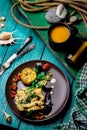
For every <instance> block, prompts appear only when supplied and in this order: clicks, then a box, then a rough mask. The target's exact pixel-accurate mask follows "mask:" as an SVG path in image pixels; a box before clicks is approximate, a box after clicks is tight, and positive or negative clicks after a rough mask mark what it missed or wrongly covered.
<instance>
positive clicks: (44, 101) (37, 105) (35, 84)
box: [10, 63, 53, 120]
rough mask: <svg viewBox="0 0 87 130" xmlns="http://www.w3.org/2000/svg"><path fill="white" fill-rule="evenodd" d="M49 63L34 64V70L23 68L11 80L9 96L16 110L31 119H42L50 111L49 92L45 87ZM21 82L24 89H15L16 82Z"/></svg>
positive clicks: (49, 78) (49, 89) (48, 79)
mask: <svg viewBox="0 0 87 130" xmlns="http://www.w3.org/2000/svg"><path fill="white" fill-rule="evenodd" d="M50 68H51V66H50V64H49V63H44V64H42V63H36V64H35V67H34V68H30V67H25V68H24V69H22V71H21V72H20V73H18V74H17V76H14V77H13V79H12V85H11V86H10V95H11V98H13V99H14V101H15V104H16V105H17V108H18V110H19V111H20V112H21V113H22V114H24V116H25V115H26V116H27V117H28V118H31V119H36V120H39V119H43V118H44V115H45V114H48V113H49V112H50V111H51V109H52V101H51V94H50V92H51V90H52V89H53V88H52V87H46V86H47V83H48V81H50V80H51V76H52V73H51V72H50V71H49V70H50ZM18 81H22V83H23V84H24V87H23V88H21V89H18V88H17V82H18Z"/></svg>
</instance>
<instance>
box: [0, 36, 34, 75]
mask: <svg viewBox="0 0 87 130" xmlns="http://www.w3.org/2000/svg"><path fill="white" fill-rule="evenodd" d="M30 41H31V38H30V37H29V38H27V39H26V41H25V42H24V44H23V45H22V46H21V47H20V49H19V50H18V51H17V52H16V53H14V54H13V55H12V56H11V57H10V58H9V59H8V60H7V61H6V62H5V63H4V64H3V65H2V66H1V68H0V75H2V74H3V72H4V71H5V70H6V69H7V68H9V67H10V65H11V63H12V62H13V61H14V60H15V59H16V58H17V57H19V56H22V55H24V54H25V53H27V52H29V51H31V50H33V49H34V47H35V45H34V44H31V45H30V46H29V47H28V48H27V49H26V50H24V51H23V52H21V51H22V49H23V48H24V46H25V45H26V44H27V43H28V42H30Z"/></svg>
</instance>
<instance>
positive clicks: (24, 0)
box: [11, 0, 87, 29]
mask: <svg viewBox="0 0 87 130" xmlns="http://www.w3.org/2000/svg"><path fill="white" fill-rule="evenodd" d="M60 3H63V4H67V5H68V6H69V7H71V8H73V9H74V10H76V11H77V12H78V13H79V14H80V16H81V17H82V19H83V21H84V24H85V26H86V27H87V1H86V0H34V1H33V2H32V1H29V0H18V1H17V2H16V3H14V4H13V6H12V8H11V13H12V16H13V18H14V19H15V20H16V22H18V23H19V24H21V25H23V26H25V27H28V28H32V29H48V28H49V26H34V25H28V24H24V23H22V22H21V21H20V20H19V19H18V18H17V17H16V16H15V13H14V9H15V7H17V6H20V7H21V8H22V9H23V10H24V11H26V12H33V13H34V12H39V11H40V12H41V11H47V10H49V9H50V8H52V7H54V6H58V5H59V4H60Z"/></svg>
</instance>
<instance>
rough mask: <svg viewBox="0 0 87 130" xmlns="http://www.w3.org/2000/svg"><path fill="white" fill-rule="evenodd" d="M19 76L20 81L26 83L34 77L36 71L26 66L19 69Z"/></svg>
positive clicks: (30, 81)
mask: <svg viewBox="0 0 87 130" xmlns="http://www.w3.org/2000/svg"><path fill="white" fill-rule="evenodd" d="M20 77H21V80H22V82H23V83H24V84H27V85H28V84H31V83H32V82H33V81H34V80H35V79H36V72H35V71H34V70H33V69H31V68H29V67H26V68H24V69H23V70H22V71H21V74H20Z"/></svg>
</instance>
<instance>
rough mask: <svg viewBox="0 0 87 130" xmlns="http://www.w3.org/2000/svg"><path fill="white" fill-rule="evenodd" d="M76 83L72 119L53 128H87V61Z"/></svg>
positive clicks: (70, 129)
mask: <svg viewBox="0 0 87 130" xmlns="http://www.w3.org/2000/svg"><path fill="white" fill-rule="evenodd" d="M74 85H75V88H77V91H76V93H75V97H76V98H75V99H76V100H75V106H74V108H73V109H72V112H71V116H70V120H69V122H68V123H63V124H59V125H58V126H54V127H53V130H87V63H85V64H84V66H83V67H82V69H81V70H80V71H79V72H78V74H77V77H76V80H75V84H74Z"/></svg>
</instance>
